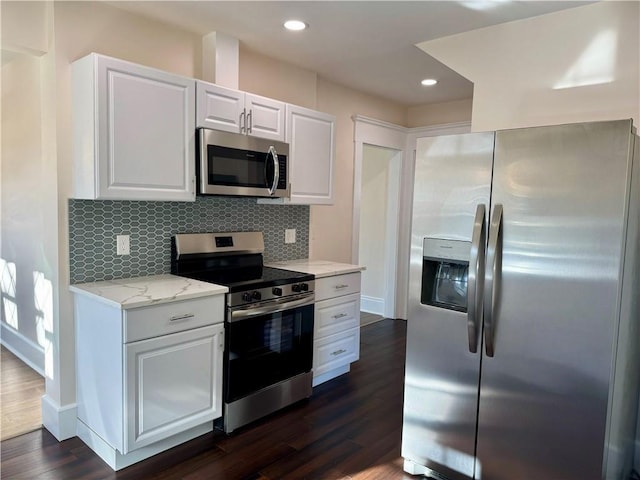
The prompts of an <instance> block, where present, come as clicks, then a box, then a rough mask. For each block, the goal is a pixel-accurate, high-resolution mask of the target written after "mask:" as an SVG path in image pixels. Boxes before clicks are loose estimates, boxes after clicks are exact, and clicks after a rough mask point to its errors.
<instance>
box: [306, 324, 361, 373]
mask: <svg viewBox="0 0 640 480" xmlns="http://www.w3.org/2000/svg"><path fill="white" fill-rule="evenodd" d="M359 358H360V327H356V328H352V329H350V330H347V331H345V332H340V333H337V334H335V335H330V336H328V337H325V338H322V339H320V340H316V341H315V342H314V352H313V375H314V376H318V375H322V374H323V373H325V372H328V371H330V370H333V369H335V368H338V367H341V366H343V365H348V364H350V363H351V362H355V361H356V360H358V359H359Z"/></svg>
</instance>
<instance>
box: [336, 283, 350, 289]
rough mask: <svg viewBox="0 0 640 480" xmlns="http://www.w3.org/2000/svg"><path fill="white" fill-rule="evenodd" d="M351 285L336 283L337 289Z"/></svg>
mask: <svg viewBox="0 0 640 480" xmlns="http://www.w3.org/2000/svg"><path fill="white" fill-rule="evenodd" d="M348 286H349V285H346V284H344V283H341V284H340V285H336V290H338V289H340V288H347V287H348Z"/></svg>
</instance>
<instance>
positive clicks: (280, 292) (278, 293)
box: [271, 287, 282, 297]
mask: <svg viewBox="0 0 640 480" xmlns="http://www.w3.org/2000/svg"><path fill="white" fill-rule="evenodd" d="M271 292H272V293H273V294H274V295H275V296H276V297H280V296H282V289H281V288H279V287H275V288H274V289H273V290H271Z"/></svg>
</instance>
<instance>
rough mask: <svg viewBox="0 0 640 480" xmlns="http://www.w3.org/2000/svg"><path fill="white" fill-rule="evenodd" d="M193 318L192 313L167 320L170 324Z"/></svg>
mask: <svg viewBox="0 0 640 480" xmlns="http://www.w3.org/2000/svg"><path fill="white" fill-rule="evenodd" d="M193 317H195V315H194V314H193V313H185V314H184V315H174V316H173V317H171V318H170V319H169V321H170V322H177V321H178V320H189V319H190V318H193Z"/></svg>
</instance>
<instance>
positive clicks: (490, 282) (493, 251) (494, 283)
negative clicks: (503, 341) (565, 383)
mask: <svg viewBox="0 0 640 480" xmlns="http://www.w3.org/2000/svg"><path fill="white" fill-rule="evenodd" d="M487 265H489V268H487V269H486V271H485V277H484V347H485V352H486V354H487V356H488V357H493V354H494V335H495V323H496V316H495V312H496V307H497V303H498V299H499V298H500V275H501V273H502V205H501V204H496V206H495V207H494V208H493V215H492V217H491V227H490V229H489V245H488V248H487Z"/></svg>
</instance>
